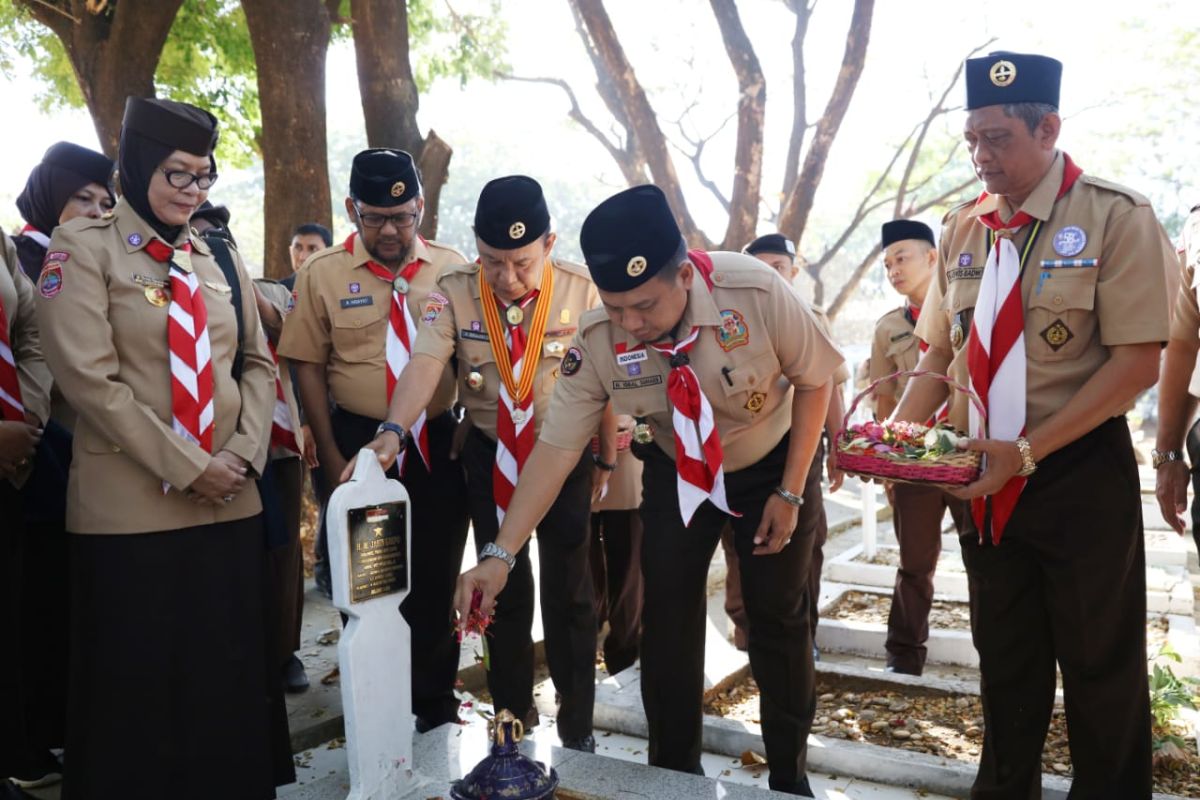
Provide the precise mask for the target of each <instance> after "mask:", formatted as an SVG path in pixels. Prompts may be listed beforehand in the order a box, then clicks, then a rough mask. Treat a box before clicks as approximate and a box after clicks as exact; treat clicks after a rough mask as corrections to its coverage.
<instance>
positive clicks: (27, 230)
mask: <svg viewBox="0 0 1200 800" xmlns="http://www.w3.org/2000/svg"><path fill="white" fill-rule="evenodd" d="M17 235H18V236H24V237H26V238H27V239H32V240H33V241H35V242H37V243H38V244H40V245H41V246H42V247H44V248H46V249H47V250H49V249H50V237H49V236H47V235H46V234H44V233H42V232H41V231H39V230H38V229H37V228H35V227H33V226H32V225H29V224H26V225H25V227H24V228H21V232H20V233H19V234H17Z"/></svg>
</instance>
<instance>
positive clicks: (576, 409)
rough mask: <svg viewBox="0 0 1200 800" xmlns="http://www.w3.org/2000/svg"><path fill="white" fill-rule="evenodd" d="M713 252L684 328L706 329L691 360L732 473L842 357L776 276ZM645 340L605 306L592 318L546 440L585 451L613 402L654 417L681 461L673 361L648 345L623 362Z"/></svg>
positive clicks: (586, 320) (664, 444) (662, 441)
mask: <svg viewBox="0 0 1200 800" xmlns="http://www.w3.org/2000/svg"><path fill="white" fill-rule="evenodd" d="M709 256H710V257H711V258H712V262H713V267H714V269H713V274H712V280H713V288H712V290H711V291H710V290H709V289H708V287H707V286H706V285H705V282H704V280H703V279H702V278H701V277H700V276H699V275H697V276H696V280H695V281H694V282H693V284H692V288H691V290H690V292H689V295H688V301H687V306H686V308H685V309H684V312H683V318H682V320H681V321H680V323H679V326H678V330H680V331H682V332H684V334H686V333H687V332H688V331H690V330H691V328H692V327H693V326H700V327H701V328H703V330H702V331H701V333H700V336H699V338H698V339H697V340H696V343H695V345H693V347H692V349H691V351H690V352H689V353H688V355H689V357H690V362H691V366H692V368H693V369H694V370H695V372H696V375H697V376H698V377H699V379H700V389H701V391H703V392H704V396H705V397H706V398H707V399H708V402H709V405H710V406H712V410H713V418H714V420H715V422H716V426H717V431H718V433H719V435H720V437H721V446H722V447H723V449H724V454H725V457H724V464H723V466H724V469H725V471H727V472H733V471H735V470H739V469H743V468H745V467H749V466H751V465H753V464H755V463H757V462H758V461H760V460H761V459H762V458H763V457H764V456H765V455H766V454H767V453H769V452H770V451H771V449H772V448H774V447H775V446H776V445H777V444H779V441H780V440H781V439H782V438H783V436H784V435H785V434H787V433H788V431H789V430H790V429H791V424H792V403H791V400H792V391H793V387H796V388H800V389H815V388H818V387H820V386H823V385H824V384H826V383H828V382H829V381H830V380H831V379H832V377H833V374H834V372H835V371H836V370H837V367H838V365H839V364H841V363H842V361H843V359H842V355H841V353H839V352H838V350H837V348H836V347H834V346H833V343H832V342H830V341H829V338H828V337H827V336H825V334H823V333H822V332H821V329H820V327H819V326H818V325H817V322H816V320H815V319H814V318H813V315H812V313H811V312H810V311H809V308H808V305H807V304H806V303H805V302H804V301H803V300H801V299H800V297H799V296H798V295H797V294H796V293H795V292H793V291H791V290H790V289H788V287H787V284H786V283H785V282H784V280H783V278H781V277H780V276H779V274H778V273H777V272H775V271H774V270H764V269H762V268H761V262H759V261H758V260H757V259H756V258H754V257H752V256H747V255H743V254H741V253H709ZM640 344H641V343H640V342H638V341H637V340H636V339H635V338H633V337H632V336H630V335H628V334H626V333H625V331H623V330H621V329H620V328H618V327H615V326H614V325H613V324H612V323H611V322H609V320H608V315H607V314H606V313H605V312H604V310H603V309H596V310H593V311H589V312H588V313H587V314H585V315H584V316H583V319H582V320H581V321H580V323H579V333H578V335H577V336H576V338H575V341H574V343H573V344H572V347H573V348H574V349H575V350H576V351H578V352H577V354H573V355H577V356H578V358H579V361H580V363H579V368H578V369H577V370H576V371H575V372H574V373H573V374H571V375H569V376H564V377H563V378H562V379H561V380H560V381H559V382H558V387H557V388H556V389H555V392H554V397H553V398H552V399H551V403H550V416H549V417H548V418H547V419H546V422H545V424H544V426H543V427H542V433H541V440H542V441H544V442H546V443H547V444H550V445H553V446H555V447H561V448H564V449H567V450H577V449H579V448H581V447H582V446H583V445H584V443H585V442H586V441H587V439H588V437H590V436H591V435H592V432H593V431H595V429H596V427H597V425H598V423H599V421H600V417H601V416H602V415H603V413H604V407H605V405H606V404H607V403H608V402H609V400H610V398H611V401H612V405H613V412H614V413H616V414H628V415H630V416H632V417H638V418H643V419H645V420H646V422H647V423H649V424H650V426H651V428H652V430H653V433H654V441H655V442H656V443H657V444H658V446H659V447H660V448H661V449H662V451H663V452H664V453H667V454H668V455H669V456H671V457H672V458H674V457H675V434H674V430H673V428H672V423H671V417H672V407H671V403H670V400H669V399H668V398H667V376H668V375H669V373H670V371H671V368H670V366H668V364H667V358H666V356H663V355H662V354H660V353H659V352H657V351H655V350H652V349H650V348H646V350H645V351H644V352H645V358H644V359H641V360H635V361H630V360H629V359H628V358H626V359H624V362H625V363H623V364H622V363H619V362H618V361H617V356H618V355H620V354H621V351H624V352H625V353H626V354H627V353H628V352H630V351H633V350H635V349H636V348H637V347H638V345H640ZM617 345H621V348H620V349H618V347H617ZM821 416H822V419H823V418H824V414H823V413H822V415H821Z"/></svg>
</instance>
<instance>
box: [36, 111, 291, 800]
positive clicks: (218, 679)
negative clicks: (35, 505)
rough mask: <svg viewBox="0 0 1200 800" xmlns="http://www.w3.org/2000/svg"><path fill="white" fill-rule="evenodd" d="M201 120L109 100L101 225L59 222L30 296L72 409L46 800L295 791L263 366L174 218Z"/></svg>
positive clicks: (251, 307) (244, 313) (193, 192)
mask: <svg viewBox="0 0 1200 800" xmlns="http://www.w3.org/2000/svg"><path fill="white" fill-rule="evenodd" d="M216 128H217V121H216V119H215V118H214V117H213V116H212V115H211V114H209V113H208V112H206V111H202V110H201V109H198V108H196V107H194V106H190V105H186V104H182V103H174V102H171V101H168V100H146V99H141V98H130V99H129V101H128V103H127V104H126V108H125V119H124V124H123V127H122V130H121V142H120V156H119V162H120V171H121V187H122V197H121V199H120V200H119V201H118V202H117V205H116V207H115V208H114V209H113V214H112V215H109V216H106V217H105V218H102V219H98V220H90V219H75V220H71V221H70V222H67V223H65V224H63V225H60V226H59V227H58V228H57V229H55V231H54V235H53V236H52V237H51V239H50V246H49V251H48V252H47V254H46V260H45V264H44V266H43V267H42V270H41V273H40V275H39V278H38V283H37V287H36V292H35V296H36V302H37V309H38V321H39V323H40V325H41V334H42V347H43V350H44V352H45V356H46V361H47V363H48V364H49V366H50V369H51V372H52V373H53V374H54V376H55V381H56V382H57V383H58V384H59V385H60V386H61V388H62V390H63V394H64V395H65V396H66V397H68V398H70V400H71V403H72V404H73V405H74V407H75V410H76V411H77V412H78V414H79V416H78V421H77V423H76V427H75V446H74V455H73V460H72V464H71V476H70V485H69V489H68V497H67V530H68V532H69V534H70V535H69V537H68V538H69V540H70V555H71V558H70V580H71V622H70V629H71V635H70V642H71V663H70V681H69V705H68V715H67V746H66V757H65V761H66V774H65V776H64V785H63V798H64V800H92V799H93V798H121V799H122V800H161V798H168V797H169V798H172V800H201V799H203V800H211V798H216V797H219V798H222V800H225V799H226V798H232V799H234V800H262V799H263V798H271V797H274V796H275V791H274V787H275V786H276V785H279V784H281V783H287V782H290V781H291V780H294V770H293V769H292V761H291V756H290V753H289V752H288V746H287V718H286V712H285V709H284V706H283V703H282V692H281V690H280V686H279V682H278V680H277V677H276V672H275V668H274V651H273V647H272V645H273V643H272V642H270V641H269V637H268V634H267V631H268V628H267V625H266V619H265V612H264V608H265V605H264V601H265V594H266V588H265V587H266V580H265V579H266V565H265V547H264V542H263V528H262V516H261V509H262V505H261V502H260V499H259V495H258V490H257V488H256V487H255V484H254V481H253V478H254V477H255V475H256V474H258V473H259V472H261V470H262V468H263V465H264V463H265V461H266V455H267V446H268V444H269V441H270V422H271V414H272V410H273V407H274V400H275V384H274V371H273V369H274V364H273V361H272V359H271V355H270V352H269V351H268V350H267V347H266V344H265V342H264V341H263V340H262V337H259V336H246V337H245V338H244V342H243V346H242V355H243V358H242V367H241V372H240V375H237V376H235V375H234V374H233V371H232V367H233V363H234V359H235V356H236V355H237V348H238V337H237V327H238V323H237V316H238V315H240V316H241V319H242V320H243V324H244V326H245V329H246V330H248V331H253V330H257V329H258V327H259V325H260V322H259V318H258V310H257V307H256V305H255V302H254V290H253V288H252V287H251V283H250V280H249V278H248V277H247V275H246V272H245V268H244V267H243V266H242V264H241V261H240V258H239V259H238V260H237V264H236V266H237V269H236V279H237V281H238V283H239V284H240V296H241V303H240V306H239V307H236V308H235V307H234V305H233V303H232V301H231V300H232V295H233V292H232V287H231V286H230V284H229V283H227V282H226V280H225V277H224V275H223V274H222V272H221V269H220V267H219V266H218V265H217V263H216V261H215V260H214V259H213V257H212V255H211V252H210V250H209V249H208V247H207V246H206V245H205V243H204V241H203V240H202V239H200V238H199V237H197V236H193V235H192V234H191V231H190V229H189V227H188V220H189V218H190V217H191V215H192V214H193V213H194V212H195V210H196V208H197V207H198V206H199V205H200V204H201V203H202V202H203V201H204V199H205V197H206V195H207V193H208V188H209V187H210V186H211V185H212V184H213V182H215V180H216V163H215V161H214V159H213V157H212V152H213V148H214V147H215V145H216V140H217V130H216Z"/></svg>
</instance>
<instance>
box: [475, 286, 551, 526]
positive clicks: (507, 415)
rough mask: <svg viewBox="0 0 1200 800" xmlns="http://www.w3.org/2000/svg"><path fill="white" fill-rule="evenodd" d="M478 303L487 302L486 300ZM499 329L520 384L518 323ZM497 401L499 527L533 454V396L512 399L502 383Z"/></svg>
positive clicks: (522, 306)
mask: <svg viewBox="0 0 1200 800" xmlns="http://www.w3.org/2000/svg"><path fill="white" fill-rule="evenodd" d="M543 269H544V270H546V271H547V272H549V271H550V270H551V269H553V268H552V267H551V266H550V265H549V264H547V265H546V266H545V267H543ZM481 272H482V270H481ZM539 294H540V292H539V291H538V290H537V289H534V290H533V291H532V292H530V293H529V294H528V295H526V296H525V297H524V298H523V299H522V300H520V301H519V302H518V303H516V306H517V307H518V308H520V309H521V310H522V311H524V310H525V308H526V307H527V306H528V305H529V304H530V303H532V302H534V301H535V300H537V298H538V295H539ZM480 300H481V301H482V302H484V303H486V302H488V299H487V298H486V297H483V298H480ZM547 305H548V304H547ZM493 307H494V306H493ZM498 316H499V315H498V314H497V317H498ZM501 325H502V326H503V328H504V344H505V345H506V346H507V347H508V353H509V359H510V363H511V364H512V378H513V381H515V382H518V383H520V382H521V371H522V369H523V368H524V367H526V366H527V362H526V361H525V346H526V344H527V342H526V339H525V330H524V329H523V328H522V327H521V325H520V323H517V324H516V325H514V324H512V323H511V322H509V321H508V320H507V319H505V320H504V321H503V322H502V323H501ZM543 327H544V326H543ZM538 347H541V337H538ZM533 368H534V369H536V368H537V365H536V364H534V365H533ZM531 385H532V383H531ZM499 400H500V402H499V403H498V404H497V406H496V463H495V464H493V465H492V497H493V499H494V500H495V501H496V519H497V521H498V522H499V523H500V524H504V514H505V512H507V511H508V504H509V503H510V502H511V501H512V496H513V491H514V490H515V489H516V488H517V478H518V477H519V476H520V474H521V470H523V469H524V468H525V461H526V460H527V459H528V458H529V454H530V453H531V452H533V445H534V436H535V433H534V430H535V426H534V424H533V392H527V393H526V394H525V395H524V397H523V398H520V397H519V398H517V399H514V397H513V395H512V393H511V392H509V390H508V386H506V385H505V382H504V381H503V380H502V381H500V397H499Z"/></svg>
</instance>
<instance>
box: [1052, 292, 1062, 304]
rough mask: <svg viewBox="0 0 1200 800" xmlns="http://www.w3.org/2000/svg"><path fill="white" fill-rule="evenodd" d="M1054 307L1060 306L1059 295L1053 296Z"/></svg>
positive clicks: (1060, 299) (1060, 298) (1060, 297)
mask: <svg viewBox="0 0 1200 800" xmlns="http://www.w3.org/2000/svg"><path fill="white" fill-rule="evenodd" d="M1054 305H1056V306H1061V305H1062V295H1061V294H1056V295H1054Z"/></svg>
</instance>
